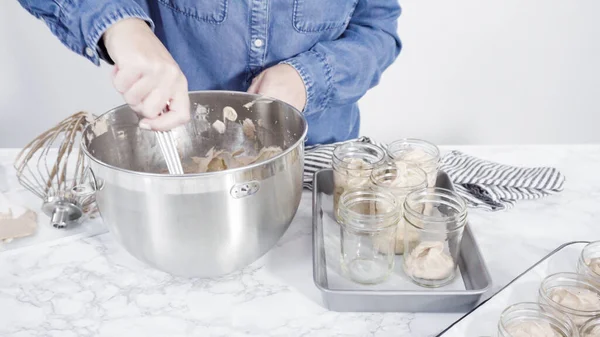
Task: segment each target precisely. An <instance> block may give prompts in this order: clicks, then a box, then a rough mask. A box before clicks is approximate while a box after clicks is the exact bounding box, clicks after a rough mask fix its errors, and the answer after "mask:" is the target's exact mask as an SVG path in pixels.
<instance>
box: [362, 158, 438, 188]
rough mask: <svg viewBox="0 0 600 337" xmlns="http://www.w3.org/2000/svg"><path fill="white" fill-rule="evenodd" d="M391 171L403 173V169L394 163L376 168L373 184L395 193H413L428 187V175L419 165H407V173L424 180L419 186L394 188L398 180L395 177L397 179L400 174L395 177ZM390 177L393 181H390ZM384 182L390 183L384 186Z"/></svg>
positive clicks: (372, 175)
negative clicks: (394, 183)
mask: <svg viewBox="0 0 600 337" xmlns="http://www.w3.org/2000/svg"><path fill="white" fill-rule="evenodd" d="M390 171H392V172H393V171H396V172H399V171H403V169H400V168H399V167H398V166H397V165H394V164H392V163H388V164H386V165H382V166H379V167H376V168H374V169H373V171H372V172H371V182H372V183H373V184H374V185H375V186H378V187H381V188H386V189H389V190H393V191H408V192H411V191H413V190H417V189H422V188H425V187H427V173H426V172H425V171H424V170H423V169H422V168H420V167H419V166H417V165H413V164H407V165H406V171H407V172H413V173H416V174H418V175H420V176H421V178H422V179H421V180H422V181H421V182H420V183H419V184H415V185H408V186H393V185H392V183H393V182H394V181H395V180H396V179H395V178H394V177H397V176H398V174H397V173H396V175H394V174H393V173H388V172H390ZM390 177H391V178H392V179H388V178H390ZM384 181H385V182H388V183H387V184H384Z"/></svg>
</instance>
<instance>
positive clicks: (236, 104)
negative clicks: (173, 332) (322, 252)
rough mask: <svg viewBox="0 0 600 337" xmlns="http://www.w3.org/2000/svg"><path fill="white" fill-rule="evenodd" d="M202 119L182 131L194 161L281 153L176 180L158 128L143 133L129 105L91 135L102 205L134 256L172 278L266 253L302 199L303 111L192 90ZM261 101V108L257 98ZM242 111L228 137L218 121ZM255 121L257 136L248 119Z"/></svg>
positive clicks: (87, 146) (238, 264) (196, 116)
mask: <svg viewBox="0 0 600 337" xmlns="http://www.w3.org/2000/svg"><path fill="white" fill-rule="evenodd" d="M190 100H191V105H192V110H193V111H192V121H191V122H190V123H189V124H187V125H185V126H182V127H179V128H176V129H174V130H173V133H174V135H175V138H176V141H177V148H178V151H179V154H180V155H181V158H182V161H183V162H184V164H185V163H186V162H188V163H189V160H191V158H192V157H204V156H206V154H207V153H208V152H209V151H210V150H211V149H213V148H214V149H217V150H225V151H228V152H232V153H233V152H236V151H241V149H243V151H244V152H245V153H246V154H247V155H256V154H257V153H258V152H259V151H260V149H261V148H263V147H269V146H277V147H281V149H282V150H283V151H282V152H281V153H280V154H278V155H276V156H275V157H273V158H270V159H267V160H264V161H260V162H256V163H253V164H250V165H248V166H244V167H238V168H233V169H227V170H225V171H220V172H205V173H197V174H185V175H181V176H174V175H168V174H162V173H161V172H164V171H165V169H166V164H165V162H164V159H163V157H162V154H161V152H160V148H159V146H158V144H157V142H156V139H155V135H154V133H153V132H151V131H145V130H141V129H140V128H139V127H138V126H137V124H138V121H139V119H138V117H137V116H136V114H135V113H134V112H133V111H132V110H131V109H130V108H129V107H127V106H121V107H118V108H116V109H114V110H111V111H109V112H107V113H105V114H104V115H102V116H100V117H99V118H98V119H96V121H95V122H94V123H93V124H92V125H90V126H89V127H88V128H87V129H86V130H85V131H84V134H83V137H82V149H83V151H84V153H85V154H86V155H87V156H88V157H89V158H90V159H91V172H92V174H91V175H90V176H91V181H92V185H94V188H95V190H96V199H97V203H98V208H99V210H100V213H101V215H102V218H103V220H104V222H105V223H106V225H107V227H108V228H109V230H110V231H111V233H112V235H113V237H115V238H116V240H117V241H118V242H119V243H120V244H121V245H122V246H123V247H124V248H125V249H126V250H127V251H129V253H131V254H132V255H133V256H135V257H136V258H138V259H139V260H142V261H144V262H146V263H148V264H149V265H151V266H154V267H155V268H157V269H160V270H163V271H166V272H168V273H171V274H175V275H180V276H189V277H213V276H218V275H223V274H227V273H230V272H233V271H236V270H239V269H241V268H243V267H245V266H247V265H249V264H250V263H252V262H254V261H255V260H256V259H258V258H259V257H261V256H262V255H264V254H265V253H266V252H267V251H268V250H269V249H271V248H272V247H273V246H274V245H275V244H276V243H277V241H278V240H279V239H280V238H281V236H282V235H283V233H284V232H285V231H286V230H287V228H288V227H289V225H290V223H291V221H292V219H293V217H294V215H295V213H296V211H297V209H298V206H299V203H300V199H301V196H302V171H303V164H304V155H303V150H304V138H305V137H306V132H307V124H306V121H305V119H304V118H303V117H302V115H301V113H300V112H299V111H297V110H296V109H294V108H293V107H291V106H289V105H287V104H285V103H283V102H280V101H277V100H274V101H273V100H265V99H261V98H259V97H258V96H255V95H250V94H246V93H237V92H225V91H200V92H191V93H190ZM250 102H254V103H253V104H248V103H250ZM225 107H232V108H234V109H235V110H236V112H237V114H238V117H239V118H238V121H237V122H232V121H227V123H226V124H227V125H226V130H225V132H224V133H221V132H219V131H222V130H216V129H215V128H213V127H211V125H212V124H213V123H214V122H215V121H217V120H223V109H224V108H225ZM246 118H249V119H250V120H252V121H253V123H254V124H255V125H256V135H255V136H254V137H247V136H246V135H245V134H244V130H243V125H242V123H241V122H240V121H244V120H245V119H246Z"/></svg>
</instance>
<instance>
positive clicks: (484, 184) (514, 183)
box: [440, 151, 565, 211]
mask: <svg viewBox="0 0 600 337" xmlns="http://www.w3.org/2000/svg"><path fill="white" fill-rule="evenodd" d="M440 169H441V170H443V171H444V172H446V173H447V174H448V176H449V177H450V179H451V180H452V182H453V183H454V186H455V188H456V191H457V192H458V193H459V194H460V195H461V196H463V197H464V198H465V199H466V200H467V201H468V202H469V204H470V205H471V206H473V207H477V208H484V209H487V210H490V211H497V210H503V209H509V208H512V207H513V206H514V205H515V203H516V202H517V201H519V200H531V199H539V198H542V197H545V196H547V195H550V194H554V193H558V192H561V191H562V190H563V185H564V183H565V176H564V175H562V173H560V172H559V171H558V170H557V169H555V168H552V167H533V168H526V167H516V166H509V165H503V164H499V163H494V162H491V161H487V160H483V159H479V158H475V157H472V156H469V155H467V154H464V153H462V152H459V151H452V152H450V153H448V154H446V155H445V156H444V157H443V158H442V161H441V165H440Z"/></svg>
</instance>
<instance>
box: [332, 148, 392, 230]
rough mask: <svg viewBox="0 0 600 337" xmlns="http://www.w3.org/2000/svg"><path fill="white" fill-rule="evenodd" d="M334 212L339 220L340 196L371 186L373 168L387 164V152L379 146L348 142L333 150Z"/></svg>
mask: <svg viewBox="0 0 600 337" xmlns="http://www.w3.org/2000/svg"><path fill="white" fill-rule="evenodd" d="M331 160H332V163H331V164H332V167H333V187H334V192H333V211H334V214H335V216H336V220H339V219H337V209H338V203H339V199H340V196H341V195H342V193H344V192H345V191H347V190H352V189H356V190H358V189H362V188H366V187H369V186H370V184H371V179H370V178H371V171H372V170H373V168H375V167H377V166H379V165H382V164H383V163H385V160H386V155H385V151H384V150H383V149H382V148H380V147H379V146H376V145H373V144H369V143H362V142H348V143H343V144H341V145H338V146H337V147H336V148H335V149H334V150H333V156H332V158H331Z"/></svg>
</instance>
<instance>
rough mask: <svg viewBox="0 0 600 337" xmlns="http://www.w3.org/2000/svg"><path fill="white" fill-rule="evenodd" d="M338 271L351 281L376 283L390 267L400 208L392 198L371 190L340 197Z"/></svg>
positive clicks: (349, 193) (388, 194)
mask: <svg viewBox="0 0 600 337" xmlns="http://www.w3.org/2000/svg"><path fill="white" fill-rule="evenodd" d="M338 219H339V220H338V221H339V223H340V226H341V266H342V271H343V272H344V274H345V275H346V277H348V278H349V279H351V280H352V281H354V282H357V283H361V284H376V283H380V282H383V281H385V280H386V279H387V278H388V277H389V275H390V274H391V272H392V270H393V269H394V255H395V254H394V246H395V242H396V241H395V237H396V231H397V230H398V221H399V220H400V209H399V207H398V205H397V204H396V198H395V197H394V196H393V195H392V194H391V193H389V192H386V191H375V190H372V189H365V190H354V191H347V192H344V193H343V194H342V195H341V196H340V201H339V208H338Z"/></svg>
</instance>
